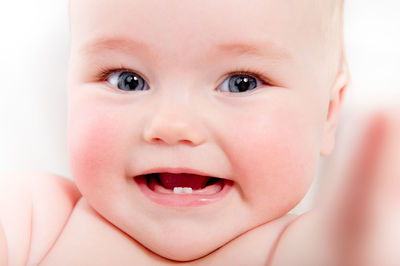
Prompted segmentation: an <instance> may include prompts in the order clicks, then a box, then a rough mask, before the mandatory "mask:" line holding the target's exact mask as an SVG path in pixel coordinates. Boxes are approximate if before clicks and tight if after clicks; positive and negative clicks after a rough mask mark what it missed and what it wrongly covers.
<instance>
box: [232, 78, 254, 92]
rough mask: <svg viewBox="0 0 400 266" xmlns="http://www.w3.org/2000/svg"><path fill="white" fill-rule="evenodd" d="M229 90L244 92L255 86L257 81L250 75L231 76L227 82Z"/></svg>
mask: <svg viewBox="0 0 400 266" xmlns="http://www.w3.org/2000/svg"><path fill="white" fill-rule="evenodd" d="M229 83H230V84H229V85H230V86H229V87H230V88H229V90H230V91H231V92H244V91H248V90H252V89H254V88H255V87H257V81H256V79H255V78H253V77H250V76H243V75H241V76H233V77H232V78H231V80H230V82H229Z"/></svg>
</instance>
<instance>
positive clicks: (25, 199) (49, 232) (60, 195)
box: [0, 172, 81, 265]
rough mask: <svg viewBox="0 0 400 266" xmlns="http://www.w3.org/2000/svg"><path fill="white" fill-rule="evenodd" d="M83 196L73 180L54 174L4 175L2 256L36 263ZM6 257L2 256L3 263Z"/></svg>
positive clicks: (0, 189) (13, 262)
mask: <svg viewBox="0 0 400 266" xmlns="http://www.w3.org/2000/svg"><path fill="white" fill-rule="evenodd" d="M80 197H81V196H80V193H79V191H78V190H77V188H76V187H75V185H74V184H73V182H72V181H70V180H68V179H66V178H63V177H61V176H57V175H54V174H47V173H38V172H35V173H18V174H12V175H8V176H4V177H1V178H0V231H2V234H3V237H4V238H5V239H6V244H5V245H2V246H0V256H2V254H7V257H8V265H25V264H29V265H35V264H37V263H38V262H39V261H40V260H41V258H42V257H43V256H44V255H45V254H46V253H47V251H48V250H49V249H50V248H51V246H52V245H53V243H54V242H55V241H56V240H57V237H58V235H59V234H60V232H61V231H62V229H63V227H64V225H65V223H66V222H67V221H68V218H69V216H70V214H71V212H72V210H73V208H74V206H75V203H76V202H77V201H78V199H79V198H80ZM0 233H1V232H0ZM0 237H1V236H0ZM3 257H4V255H3ZM6 260H7V258H1V257H0V262H1V263H3V262H4V261H6Z"/></svg>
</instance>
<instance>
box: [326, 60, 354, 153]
mask: <svg viewBox="0 0 400 266" xmlns="http://www.w3.org/2000/svg"><path fill="white" fill-rule="evenodd" d="M349 82H350V74H349V72H348V70H347V67H345V68H344V69H343V70H342V71H340V72H339V73H338V75H337V77H336V80H335V83H334V85H333V87H332V89H331V94H330V100H329V109H328V115H327V117H326V121H325V128H324V132H323V138H322V143H321V150H320V154H321V155H322V156H326V155H328V154H329V153H331V152H332V150H333V147H334V146H335V131H336V126H337V123H338V120H339V115H340V110H341V109H342V104H343V100H344V96H345V94H346V90H347V86H348V85H349Z"/></svg>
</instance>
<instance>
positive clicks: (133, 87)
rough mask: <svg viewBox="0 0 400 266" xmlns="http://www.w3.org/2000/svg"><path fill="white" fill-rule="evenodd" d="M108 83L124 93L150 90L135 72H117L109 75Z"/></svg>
mask: <svg viewBox="0 0 400 266" xmlns="http://www.w3.org/2000/svg"><path fill="white" fill-rule="evenodd" d="M107 81H108V82H109V83H110V84H111V85H112V86H114V87H117V88H118V89H120V90H123V91H144V90H148V89H149V88H148V85H147V83H146V81H145V80H144V79H143V78H142V77H141V76H140V75H139V74H136V73H135V72H130V71H116V72H113V73H111V74H110V75H109V77H108V78H107Z"/></svg>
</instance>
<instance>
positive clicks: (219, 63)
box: [69, 0, 337, 260]
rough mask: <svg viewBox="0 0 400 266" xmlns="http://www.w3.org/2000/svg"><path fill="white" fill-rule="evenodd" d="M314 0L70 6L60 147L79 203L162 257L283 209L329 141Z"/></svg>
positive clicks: (328, 63)
mask: <svg viewBox="0 0 400 266" xmlns="http://www.w3.org/2000/svg"><path fill="white" fill-rule="evenodd" d="M319 3H320V0H318V1H317V0H300V1H299V0H279V1H277V0H253V1H245V0H234V1H232V0H218V1H204V0H190V1H179V0H165V1H158V0H113V1H111V0H79V1H73V3H72V6H71V30H72V42H71V61H70V73H69V74H70V76H69V146H70V147H69V148H70V159H71V169H72V173H73V176H74V178H75V181H76V184H77V186H78V187H79V189H80V190H81V192H82V194H83V196H84V197H85V198H86V200H87V201H88V202H89V204H91V206H92V207H93V208H94V209H96V210H97V211H98V212H99V213H100V214H101V215H102V216H103V217H105V218H106V219H107V220H109V221H110V222H111V223H113V224H114V225H115V226H117V227H118V228H120V229H121V230H122V231H124V232H125V233H127V234H128V235H130V236H132V237H133V238H134V239H136V240H137V241H139V242H140V243H141V244H143V245H144V246H146V247H147V248H149V249H150V250H152V251H154V252H155V253H158V254H160V255H161V256H164V257H168V258H172V259H175V260H190V259H195V258H198V257H200V256H203V255H205V254H208V253H210V252H212V251H213V250H215V249H217V248H218V247H220V246H222V245H223V244H225V243H226V242H228V241H230V240H232V239H233V238H235V237H237V236H238V235H240V234H242V233H244V232H246V231H248V230H249V229H251V228H254V227H256V226H258V225H261V224H263V223H266V222H268V221H271V220H273V219H276V218H278V217H280V216H282V215H284V214H285V213H287V212H288V211H289V210H290V209H292V208H293V207H294V206H295V205H296V204H297V203H298V202H299V201H300V200H301V199H302V197H303V196H304V194H305V193H306V191H307V190H308V188H309V185H310V183H311V181H312V178H313V176H314V170H315V166H316V163H317V160H318V157H319V154H320V152H321V150H323V149H326V147H325V146H327V145H328V146H329V144H326V143H327V142H326V141H324V140H325V139H326V138H328V137H327V135H329V134H331V132H330V131H328V130H326V128H327V123H328V122H327V117H329V116H328V109H329V108H328V106H329V102H330V99H331V92H330V88H331V86H332V84H333V81H334V79H335V75H336V72H335V71H334V70H332V69H334V68H335V64H336V67H337V63H333V61H332V60H331V58H330V57H331V55H330V54H335V52H328V50H329V48H328V47H327V45H326V44H325V41H326V40H323V34H321V32H323V31H324V27H325V26H326V25H324V23H323V19H322V17H323V16H324V15H326V14H323V11H322V8H321V7H320V6H321V5H320V4H319ZM329 53H330V54H329ZM332 57H333V56H332ZM183 173H186V174H183ZM211 177H213V178H211ZM183 187H185V188H183ZM189 187H190V188H189Z"/></svg>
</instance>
